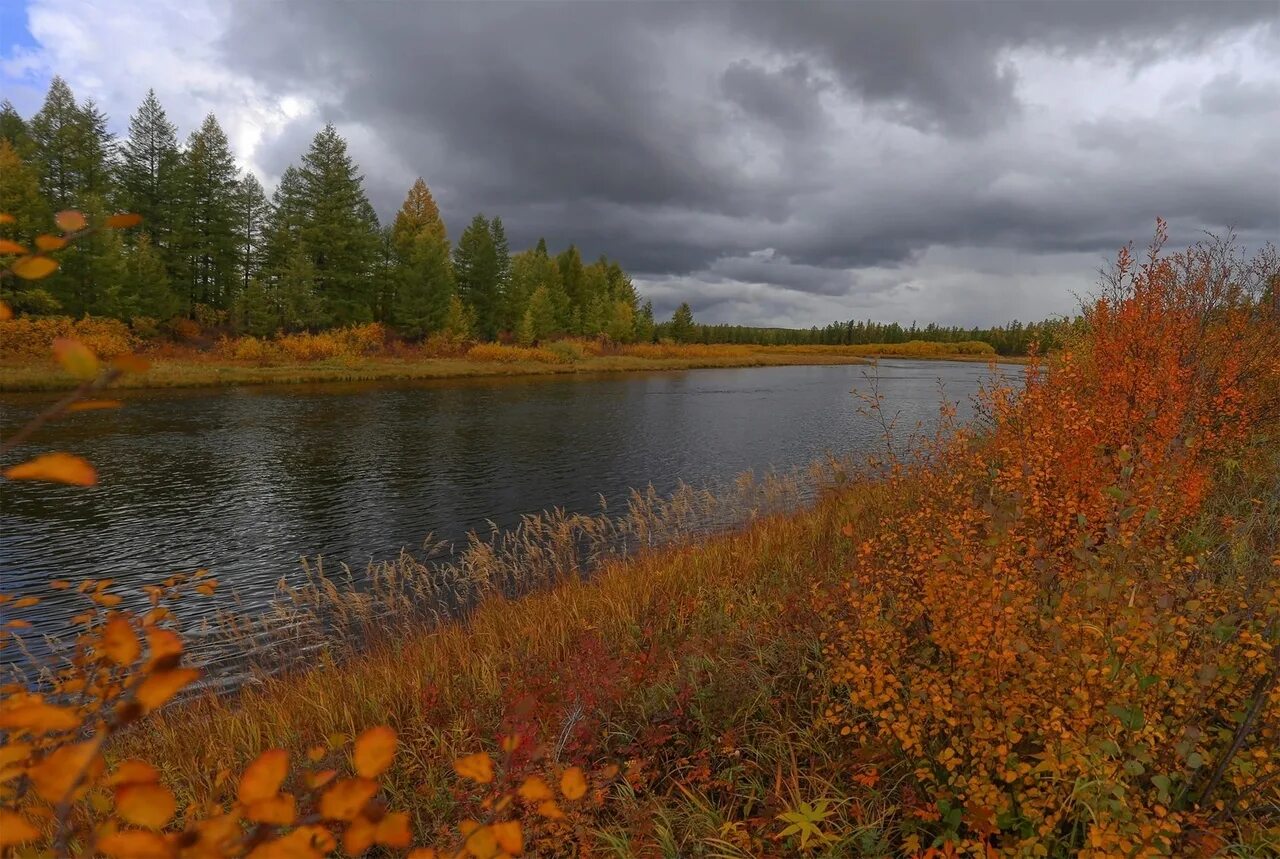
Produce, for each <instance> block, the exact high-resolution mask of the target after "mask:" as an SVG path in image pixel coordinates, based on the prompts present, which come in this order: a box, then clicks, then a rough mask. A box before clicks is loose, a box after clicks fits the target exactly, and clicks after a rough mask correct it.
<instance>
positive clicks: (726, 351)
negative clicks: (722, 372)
mask: <svg viewBox="0 0 1280 859" xmlns="http://www.w3.org/2000/svg"><path fill="white" fill-rule="evenodd" d="M757 348H759V347H752V346H742V345H738V344H732V343H716V344H706V343H670V342H663V343H628V344H626V345H624V346H621V347H619V349H618V354H620V355H629V356H631V357H633V358H738V357H742V356H745V355H750V354H751V353H752V352H753V351H755V350H756V349H757Z"/></svg>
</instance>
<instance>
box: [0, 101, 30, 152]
mask: <svg viewBox="0 0 1280 859" xmlns="http://www.w3.org/2000/svg"><path fill="white" fill-rule="evenodd" d="M0 140H7V141H9V143H10V144H11V145H12V146H13V148H14V149H15V150H17V152H18V154H19V155H20V156H21V157H23V158H29V157H31V153H32V151H33V150H34V148H35V144H34V143H33V142H32V140H31V132H30V130H29V129H28V128H27V121H26V120H25V119H23V118H22V115H21V114H19V113H18V111H17V109H16V108H15V107H14V106H13V102H11V101H9V99H7V98H6V99H5V100H4V101H2V102H0Z"/></svg>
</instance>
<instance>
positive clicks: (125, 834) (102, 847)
mask: <svg viewBox="0 0 1280 859" xmlns="http://www.w3.org/2000/svg"><path fill="white" fill-rule="evenodd" d="M97 847H98V852H100V853H104V854H106V855H107V856H116V857H119V859H168V857H170V856H172V855H173V848H172V847H171V846H170V845H169V842H168V841H166V840H165V837H164V836H163V835H161V834H160V833H158V832H147V831H145V830H142V829H125V830H121V831H119V832H110V833H108V834H106V835H104V836H102V837H101V838H99V839H98V844H97Z"/></svg>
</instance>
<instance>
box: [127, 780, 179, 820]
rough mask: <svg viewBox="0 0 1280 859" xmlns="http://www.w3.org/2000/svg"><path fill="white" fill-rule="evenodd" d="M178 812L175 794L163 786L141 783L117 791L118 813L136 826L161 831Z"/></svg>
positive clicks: (128, 785) (153, 783)
mask: <svg viewBox="0 0 1280 859" xmlns="http://www.w3.org/2000/svg"><path fill="white" fill-rule="evenodd" d="M176 810H177V803H175V802H174V799H173V794H172V793H170V792H169V788H167V787H165V786H164V785H162V784H156V783H155V782H139V783H136V784H126V785H122V786H121V787H119V788H117V789H116V813H117V814H119V815H120V817H122V818H123V819H124V820H126V821H127V822H129V823H132V824H134V825H135V826H145V827H146V828H147V829H161V828H162V827H164V825H165V824H166V823H168V822H169V820H170V819H171V818H172V817H173V813H174V812H175V811H176Z"/></svg>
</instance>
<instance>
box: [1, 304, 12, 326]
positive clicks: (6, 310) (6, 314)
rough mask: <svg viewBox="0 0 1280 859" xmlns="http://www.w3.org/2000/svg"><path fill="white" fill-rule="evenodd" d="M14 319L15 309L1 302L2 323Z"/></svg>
mask: <svg viewBox="0 0 1280 859" xmlns="http://www.w3.org/2000/svg"><path fill="white" fill-rule="evenodd" d="M12 318H13V309H12V308H11V307H9V305H7V304H5V303H4V302H3V301H0V322H4V321H5V320H6V319H12Z"/></svg>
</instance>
